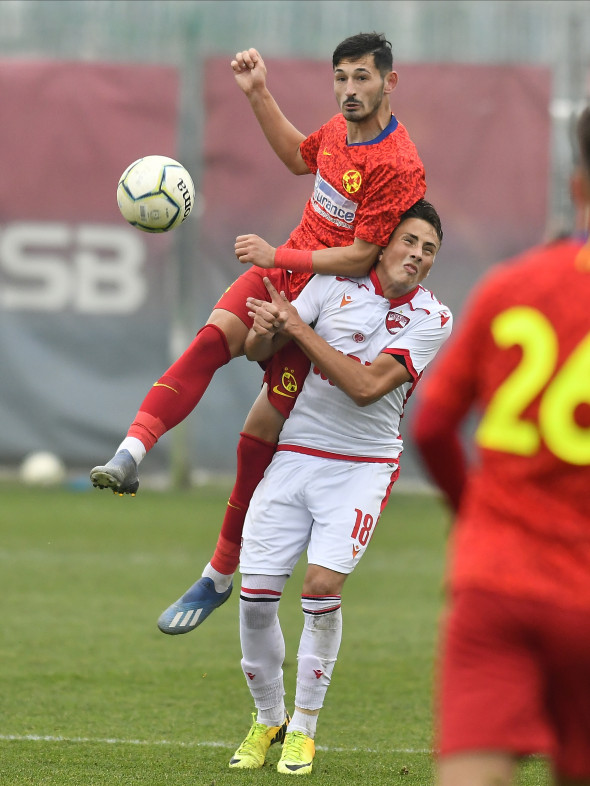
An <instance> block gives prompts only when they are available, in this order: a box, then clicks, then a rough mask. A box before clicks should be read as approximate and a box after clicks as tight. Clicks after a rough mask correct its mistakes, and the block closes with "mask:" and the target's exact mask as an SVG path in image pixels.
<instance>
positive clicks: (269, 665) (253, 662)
mask: <svg viewBox="0 0 590 786" xmlns="http://www.w3.org/2000/svg"><path fill="white" fill-rule="evenodd" d="M286 581H287V576H251V575H247V576H242V588H241V594H240V643H241V645H242V670H243V672H244V676H245V677H246V682H247V684H248V688H249V690H250V693H251V695H252V698H253V699H254V704H255V706H256V708H257V710H258V721H259V722H260V723H265V724H266V725H267V726H280V725H281V724H282V723H283V721H284V720H285V705H284V698H283V697H284V695H285V688H284V685H283V661H284V659H285V641H284V639H283V632H282V630H281V626H280V623H279V617H278V606H279V600H280V598H281V594H282V591H283V588H284V586H285V582H286Z"/></svg>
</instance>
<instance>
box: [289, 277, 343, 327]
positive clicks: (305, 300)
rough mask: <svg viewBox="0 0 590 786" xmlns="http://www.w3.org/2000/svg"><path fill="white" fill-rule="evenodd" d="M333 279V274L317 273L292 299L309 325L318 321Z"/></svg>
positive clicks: (298, 311)
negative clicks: (323, 274)
mask: <svg viewBox="0 0 590 786" xmlns="http://www.w3.org/2000/svg"><path fill="white" fill-rule="evenodd" d="M333 281H334V277H333V276H322V275H315V276H313V278H311V279H310V280H309V281H308V283H307V284H306V285H305V286H304V287H303V289H302V290H301V292H300V293H299V295H297V297H296V298H295V300H293V301H292V304H293V305H294V306H295V308H296V309H297V313H298V314H299V316H300V317H301V319H302V320H303V321H304V322H305V323H306V324H307V325H312V324H314V323H315V322H316V321H317V318H318V317H319V315H320V311H321V310H322V306H323V304H324V302H325V298H326V294H327V292H328V290H329V288H330V285H331V284H332V282H333Z"/></svg>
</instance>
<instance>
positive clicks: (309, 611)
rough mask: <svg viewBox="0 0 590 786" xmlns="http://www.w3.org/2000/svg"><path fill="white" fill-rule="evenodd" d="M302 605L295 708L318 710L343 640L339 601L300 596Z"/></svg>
mask: <svg viewBox="0 0 590 786" xmlns="http://www.w3.org/2000/svg"><path fill="white" fill-rule="evenodd" d="M301 606H302V609H303V612H304V618H305V619H304V623H303V631H302V632H301V639H300V640H299V650H298V652H297V685H296V690H295V706H296V707H301V708H302V709H305V710H319V709H320V708H321V707H322V705H323V703H324V698H325V695H326V691H327V690H328V686H329V685H330V680H331V679H332V671H333V670H334V665H335V663H336V659H337V657H338V650H339V649H340V642H341V640H342V610H341V607H340V606H341V598H340V596H339V595H332V596H329V595H326V596H317V595H316V596H309V595H308V596H305V595H302V596H301ZM306 733H307V732H306Z"/></svg>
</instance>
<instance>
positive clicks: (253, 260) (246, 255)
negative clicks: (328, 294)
mask: <svg viewBox="0 0 590 786" xmlns="http://www.w3.org/2000/svg"><path fill="white" fill-rule="evenodd" d="M234 250H235V254H236V257H237V258H238V260H239V261H240V262H242V263H243V264H246V263H248V264H251V265H257V266H258V267H263V268H266V269H267V270H268V269H269V268H271V267H281V268H283V269H286V270H295V271H297V272H300V273H306V272H307V273H323V274H324V275H332V276H366V275H367V273H368V272H369V270H370V269H371V268H372V267H373V265H374V264H375V262H376V261H377V257H378V256H379V252H380V251H381V248H380V246H376V245H375V244H374V243H367V242H366V241H364V240H360V239H359V238H355V240H354V242H353V243H352V245H350V246H338V247H336V248H322V249H318V250H316V251H309V250H308V251H300V250H298V249H294V248H275V247H274V246H271V245H270V243H267V242H266V240H263V239H262V238H261V237H259V236H258V235H238V237H237V238H236V242H235V246H234Z"/></svg>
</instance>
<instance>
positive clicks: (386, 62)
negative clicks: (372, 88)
mask: <svg viewBox="0 0 590 786" xmlns="http://www.w3.org/2000/svg"><path fill="white" fill-rule="evenodd" d="M365 55H373V59H374V61H375V68H377V70H378V71H379V73H380V74H381V76H385V75H386V74H388V73H389V72H390V71H392V70H393V52H392V51H391V43H390V42H389V41H388V40H387V39H386V38H385V35H384V34H383V33H357V35H351V36H350V38H345V39H344V41H342V42H341V43H339V44H338V46H337V47H336V49H335V50H334V54H333V55H332V68H334V69H336V68H337V67H338V65H339V64H340V63H341V62H342V61H343V60H352V62H354V61H355V60H360V59H361V57H364V56H365Z"/></svg>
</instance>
